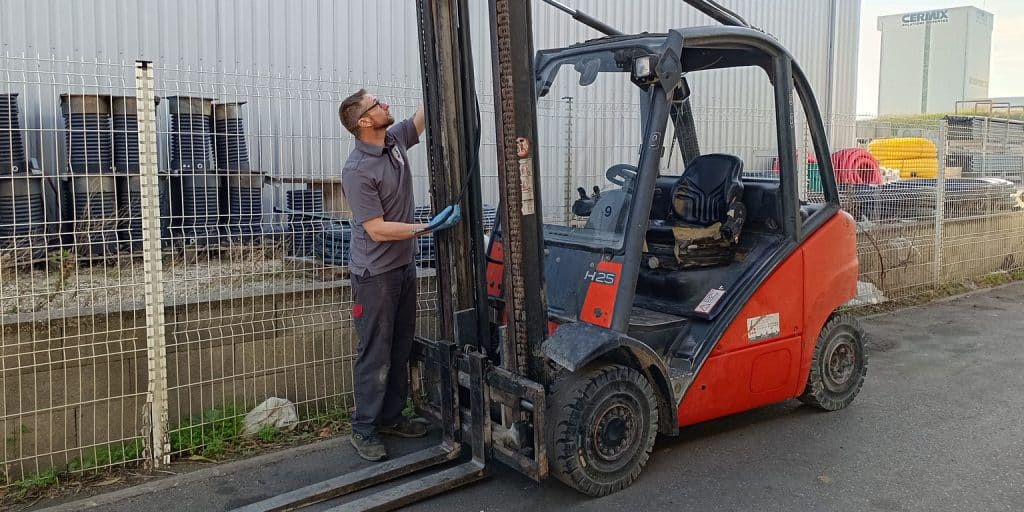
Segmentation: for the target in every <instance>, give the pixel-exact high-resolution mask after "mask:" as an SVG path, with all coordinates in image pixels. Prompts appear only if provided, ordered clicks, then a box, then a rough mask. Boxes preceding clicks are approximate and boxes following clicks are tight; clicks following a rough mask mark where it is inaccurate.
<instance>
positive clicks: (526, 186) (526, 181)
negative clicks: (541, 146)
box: [519, 158, 534, 215]
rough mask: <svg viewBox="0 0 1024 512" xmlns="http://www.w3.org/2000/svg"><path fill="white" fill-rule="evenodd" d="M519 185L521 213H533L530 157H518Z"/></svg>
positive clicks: (531, 160) (531, 161) (531, 162)
mask: <svg viewBox="0 0 1024 512" xmlns="http://www.w3.org/2000/svg"><path fill="white" fill-rule="evenodd" d="M519 185H520V188H521V192H522V195H521V196H520V197H521V199H522V204H523V207H522V212H523V215H533V213H534V206H533V205H534V200H533V159H532V158H520V159H519Z"/></svg>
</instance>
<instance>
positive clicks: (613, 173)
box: [604, 164, 639, 187]
mask: <svg viewBox="0 0 1024 512" xmlns="http://www.w3.org/2000/svg"><path fill="white" fill-rule="evenodd" d="M638 173H639V169H637V168H636V166H634V165H629V164H615V165H613V166H611V167H609V168H608V170H607V171H605V173H604V176H605V177H606V178H608V181H610V182H612V183H614V184H616V185H618V186H620V187H623V186H625V185H626V182H627V181H630V180H632V179H634V178H636V175H637V174H638Z"/></svg>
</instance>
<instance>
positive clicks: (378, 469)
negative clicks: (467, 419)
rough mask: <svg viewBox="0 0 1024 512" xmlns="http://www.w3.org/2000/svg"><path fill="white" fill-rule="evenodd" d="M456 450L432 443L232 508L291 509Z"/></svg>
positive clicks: (242, 511)
mask: <svg viewBox="0 0 1024 512" xmlns="http://www.w3.org/2000/svg"><path fill="white" fill-rule="evenodd" d="M460 451H461V450H460V449H458V448H455V449H453V448H451V447H449V446H444V445H438V446H434V447H431V448H427V449H426V450H420V451H418V452H414V453H410V454H409V455H405V456H402V457H399V458H397V459H393V460H388V461H384V462H381V463H379V464H376V465H374V466H370V467H368V468H365V469H362V470H359V471H356V472H353V473H348V474H345V475H341V476H338V477H335V478H332V479H330V480H324V481H323V482H319V483H315V484H312V485H307V486H306V487H302V488H300V489H296V490H294V491H290V492H286V493H284V494H279V495H277V496H274V497H272V498H267V499H265V500H263V501H258V502H256V503H252V504H249V505H246V506H244V507H240V508H237V509H235V510H234V512H277V511H284V510H295V509H298V508H302V507H305V506H308V505H312V504H314V503H320V502H322V501H327V500H331V499H334V498H337V497H340V496H344V495H346V494H350V493H353V492H355V491H358V490H360V489H366V488H367V487H372V486H374V485H377V484H381V483H384V482H387V481H390V480H394V479H396V478H400V477H403V476H406V475H409V474H411V473H415V472H417V471H420V470H422V469H426V468H429V467H432V466H437V465H439V464H444V463H446V462H449V461H452V460H454V459H456V458H458V456H459V453H460ZM456 467H457V468H458V467H461V466H456ZM452 469H455V468H452ZM417 481H419V480H417ZM414 483H415V482H414ZM434 494H436V493H434ZM428 496H429V495H428Z"/></svg>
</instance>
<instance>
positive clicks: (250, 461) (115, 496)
mask: <svg viewBox="0 0 1024 512" xmlns="http://www.w3.org/2000/svg"><path fill="white" fill-rule="evenodd" d="M348 440H349V436H342V437H336V438H332V439H328V440H326V441H320V442H317V443H312V444H305V445H301V446H296V447H293V448H286V449H283V450H279V451H276V452H273V453H267V454H264V455H257V456H255V457H250V458H245V459H239V460H234V461H230V462H225V463H223V464H217V465H214V466H211V467H208V468H203V469H198V470H195V471H189V472H188V473H181V474H178V475H170V476H167V477H166V478H160V479H158V480H155V481H152V482H146V483H142V484H138V485H133V486H131V487H128V488H125V489H121V490H117V491H113V492H109V493H105V494H98V495H96V496H92V497H89V498H83V499H80V500H77V501H72V502H68V503H63V504H60V505H54V506H52V507H48V508H43V509H37V510H38V511H39V512H44V511H45V512H75V511H78V510H87V509H91V508H96V507H102V506H105V505H110V504H113V503H117V502H120V501H123V500H126V499H128V498H134V497H137V496H142V495H145V494H152V493H156V492H160V491H164V490H167V489H173V488H175V487H178V486H182V485H186V484H190V483H194V482H198V481H202V480H209V479H211V478H216V477H221V476H225V475H229V474H232V473H240V472H242V471H246V470H249V469H253V468H258V467H260V466H264V465H268V464H273V463H276V462H280V461H282V460H284V459H288V458H291V457H297V456H301V455H305V454H308V453H313V452H318V451H322V450H332V449H335V448H338V447H339V446H341V445H346V444H347V443H348Z"/></svg>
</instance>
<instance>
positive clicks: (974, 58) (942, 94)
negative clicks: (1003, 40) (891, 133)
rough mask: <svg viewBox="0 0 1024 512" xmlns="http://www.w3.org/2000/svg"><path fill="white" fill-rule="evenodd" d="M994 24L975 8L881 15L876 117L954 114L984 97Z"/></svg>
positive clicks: (986, 93)
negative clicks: (962, 103)
mask: <svg viewBox="0 0 1024 512" xmlns="http://www.w3.org/2000/svg"><path fill="white" fill-rule="evenodd" d="M992 21H993V16H992V14H991V13H989V12H986V11H983V10H981V9H978V8H977V7H955V8H950V9H936V10H930V11H921V12H910V13H904V14H894V15H890V16H881V17H879V18H878V30H879V31H880V32H881V33H882V55H881V69H880V72H879V80H878V113H879V114H881V115H885V114H924V113H933V112H952V111H954V109H955V106H956V102H957V101H962V100H976V99H984V98H988V94H989V93H988V84H989V60H990V56H991V53H992Z"/></svg>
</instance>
